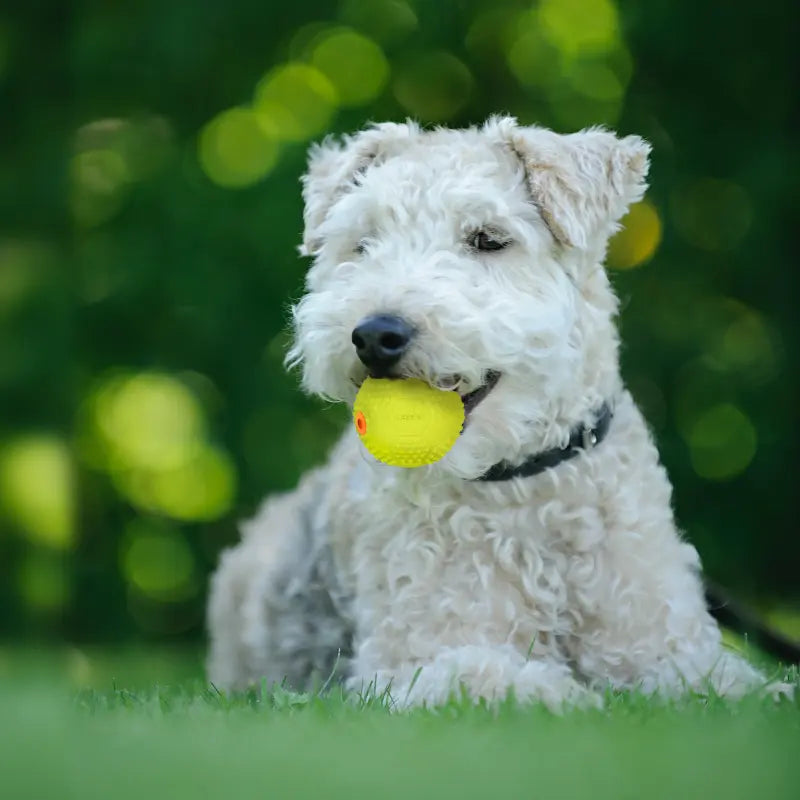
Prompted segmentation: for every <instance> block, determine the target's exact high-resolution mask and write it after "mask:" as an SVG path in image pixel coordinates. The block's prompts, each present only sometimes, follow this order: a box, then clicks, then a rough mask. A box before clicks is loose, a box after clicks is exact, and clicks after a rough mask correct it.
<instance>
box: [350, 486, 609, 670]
mask: <svg viewBox="0 0 800 800" xmlns="http://www.w3.org/2000/svg"><path fill="white" fill-rule="evenodd" d="M562 516H565V512H564V509H563V508H562V509H561V514H560V515H559V517H562ZM568 516H569V514H568V512H567V513H566V516H565V520H564V521H565V524H563V525H560V524H559V523H558V521H557V520H555V519H554V518H553V513H552V509H551V510H550V511H548V509H547V508H546V507H543V506H542V504H541V502H536V500H535V499H533V498H532V499H531V502H530V503H529V504H521V505H514V506H511V507H506V506H503V505H502V504H498V503H493V504H485V503H482V504H481V503H465V502H464V498H462V497H456V496H447V495H441V494H439V495H434V494H426V492H425V491H418V492H414V491H413V490H411V491H409V488H408V487H404V490H403V491H401V490H399V489H398V488H396V487H394V488H393V487H383V489H382V490H381V491H379V492H378V493H377V494H374V495H372V496H371V497H370V499H369V501H364V502H360V503H359V502H355V503H354V505H353V506H352V507H351V508H350V509H349V510H348V511H347V517H348V519H349V522H350V523H351V524H353V525H354V527H353V528H352V529H351V532H350V533H351V537H352V538H350V547H351V548H352V549H350V552H349V558H348V560H349V567H350V569H349V570H348V572H349V573H350V576H351V581H352V583H353V586H352V588H353V595H354V598H355V603H354V612H355V617H356V625H357V628H358V630H359V631H360V632H361V634H362V635H370V634H372V633H379V632H380V631H381V630H384V631H385V633H386V634H387V638H389V639H391V640H392V641H397V642H403V643H404V644H403V646H404V647H406V648H407V649H408V651H409V652H408V653H407V655H413V656H415V657H419V658H425V657H427V656H428V655H429V653H428V652H427V651H428V649H429V648H431V647H440V646H442V645H452V646H459V645H461V644H467V643H478V642H486V643H491V644H498V643H511V644H514V645H516V646H518V647H521V648H524V649H527V648H529V647H530V646H531V645H532V644H533V645H534V647H535V648H536V649H537V650H548V649H551V648H554V647H556V646H557V643H556V639H557V637H558V636H561V635H563V634H568V633H569V632H570V629H571V627H572V622H573V620H572V617H571V615H570V605H571V604H570V583H571V576H572V574H573V572H574V571H575V570H576V569H577V570H580V569H583V570H585V569H587V566H588V568H591V565H592V563H593V556H592V555H591V548H589V549H588V551H587V548H586V547H584V546H581V536H580V535H576V534H577V532H578V528H580V527H585V525H580V526H578V527H576V526H575V525H574V523H569V522H568V520H566V517H568ZM591 538H592V539H594V537H591ZM583 539H586V537H585V536H583Z"/></svg>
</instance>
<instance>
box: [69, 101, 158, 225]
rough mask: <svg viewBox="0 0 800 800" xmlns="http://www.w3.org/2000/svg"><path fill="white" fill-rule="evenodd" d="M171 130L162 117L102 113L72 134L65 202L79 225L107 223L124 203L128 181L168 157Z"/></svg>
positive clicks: (147, 172) (147, 174) (139, 177)
mask: <svg viewBox="0 0 800 800" xmlns="http://www.w3.org/2000/svg"><path fill="white" fill-rule="evenodd" d="M171 143H172V129H171V127H170V125H169V123H168V122H167V121H166V120H165V119H164V118H163V117H157V116H151V117H142V118H140V119H121V118H115V117H112V118H106V119H98V120H94V121H92V122H89V123H87V124H86V125H83V126H81V127H80V128H79V129H78V130H77V131H76V133H75V142H74V147H75V151H76V152H75V155H74V156H73V157H72V161H71V164H70V195H69V205H70V211H71V212H72V216H73V218H74V220H75V221H76V222H77V223H78V224H79V225H81V226H83V227H94V226H97V225H100V224H102V223H104V222H107V221H108V220H110V219H111V218H112V217H114V216H115V215H116V214H117V213H118V212H119V211H120V209H121V208H122V207H123V205H124V202H125V200H126V198H127V196H128V194H129V192H130V189H131V186H132V185H133V184H134V183H136V182H137V181H143V180H146V179H148V178H150V177H152V176H153V175H154V174H155V173H156V172H157V171H158V170H159V169H160V168H161V167H162V166H163V164H164V163H165V162H166V160H167V158H168V155H169V152H170V149H171Z"/></svg>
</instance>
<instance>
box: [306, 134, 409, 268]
mask: <svg viewBox="0 0 800 800" xmlns="http://www.w3.org/2000/svg"><path fill="white" fill-rule="evenodd" d="M418 134H419V128H418V126H417V125H415V124H414V123H412V122H407V123H396V122H383V123H380V124H377V125H372V126H370V127H369V128H366V129H364V130H363V131H359V132H358V133H355V134H353V135H350V136H344V137H342V139H341V140H337V139H335V138H333V137H328V138H327V139H325V140H324V141H323V142H321V143H319V144H315V145H312V147H311V149H310V150H309V152H308V171H307V172H306V174H305V175H303V178H302V182H303V201H304V202H305V209H304V211H303V221H304V223H305V229H304V231H303V244H302V246H301V248H300V252H301V253H302V254H303V255H306V256H311V255H314V254H315V253H316V252H317V251H318V250H319V248H320V247H321V246H322V236H321V234H320V226H321V225H322V223H323V222H324V221H325V219H326V217H327V216H328V212H329V211H330V209H331V207H332V206H333V205H334V203H335V202H336V200H338V198H339V197H341V196H342V195H343V194H344V193H345V192H347V191H348V190H349V189H351V188H353V187H354V186H355V185H356V181H357V179H358V176H359V174H361V173H362V172H364V171H365V170H366V169H368V168H369V166H370V165H371V164H373V163H376V162H380V161H383V160H385V159H386V158H388V157H389V156H391V155H393V154H395V153H397V152H399V151H400V150H401V149H402V147H403V146H404V145H405V144H406V143H408V141H409V140H411V139H412V138H414V137H416V136H417V135H418Z"/></svg>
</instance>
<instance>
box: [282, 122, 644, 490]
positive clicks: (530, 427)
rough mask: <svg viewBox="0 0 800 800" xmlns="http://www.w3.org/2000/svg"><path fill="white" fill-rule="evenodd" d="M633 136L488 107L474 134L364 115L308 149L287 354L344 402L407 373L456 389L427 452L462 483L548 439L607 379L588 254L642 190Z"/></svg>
mask: <svg viewBox="0 0 800 800" xmlns="http://www.w3.org/2000/svg"><path fill="white" fill-rule="evenodd" d="M649 149H650V148H649V146H648V144H647V143H646V142H645V141H643V140H642V139H640V138H639V137H636V136H628V137H626V138H624V139H618V138H617V137H616V136H615V135H614V134H612V133H609V132H607V131H604V130H599V129H591V130H586V131H582V132H580V133H575V134H571V135H560V134H556V133H553V132H552V131H549V130H546V129H543V128H537V127H520V126H518V125H517V124H516V122H515V120H513V119H510V118H492V119H490V120H489V121H488V122H487V123H486V124H485V125H484V126H483V127H482V128H480V129H474V128H473V129H469V130H441V129H439V130H434V131H422V130H420V129H419V128H418V127H417V126H416V125H414V124H412V123H409V124H393V123H387V124H382V125H375V126H373V127H371V128H369V129H367V130H365V131H362V132H361V133H358V134H355V135H354V136H349V137H345V138H344V140H343V141H342V142H334V141H331V140H328V141H326V142H324V143H322V144H321V145H318V146H316V147H314V148H313V149H312V150H311V154H310V163H309V169H308V173H307V174H306V176H305V177H304V179H303V186H304V191H303V196H304V199H305V234H304V239H303V246H302V251H303V252H304V254H306V255H309V256H312V257H313V258H314V263H313V265H312V267H311V269H310V270H309V272H308V276H307V280H306V294H305V296H304V297H303V298H302V300H301V301H300V302H299V303H298V304H297V306H295V308H294V328H295V342H294V346H293V347H292V350H291V351H290V353H289V357H288V360H289V362H290V363H296V364H302V367H303V384H304V386H305V388H306V389H307V390H308V391H310V392H313V393H316V394H319V395H322V396H325V397H328V398H332V399H335V400H340V401H345V402H352V401H353V399H354V397H355V393H356V391H357V389H358V386H359V385H360V384H361V382H362V381H363V380H364V378H365V377H366V376H367V375H369V374H373V375H376V376H386V375H388V376H415V377H421V378H423V379H424V380H426V381H428V382H429V383H431V384H432V385H435V386H439V387H441V388H446V389H452V390H454V391H458V392H460V393H461V395H462V396H463V397H464V398H465V407H466V409H467V421H466V425H465V428H464V432H463V434H462V436H461V437H460V439H459V441H458V442H457V443H456V445H455V447H454V448H453V449H452V450H451V451H450V453H449V454H448V455H447V456H446V457H445V458H444V459H443V460H442V462H440V465H439V468H443V469H446V470H449V471H450V472H453V473H455V474H457V475H461V476H463V477H475V476H477V475H479V474H481V473H482V472H483V471H485V470H486V469H487V468H488V467H489V466H490V465H491V464H494V463H496V462H498V461H501V460H504V459H505V460H507V461H510V462H512V463H513V462H515V461H520V460H522V459H523V458H524V457H525V455H528V454H530V453H532V452H535V451H537V450H540V449H542V448H543V447H552V446H555V445H559V444H561V445H563V444H564V443H565V441H566V439H567V438H568V436H569V429H570V428H571V427H572V426H574V425H575V424H576V423H578V422H581V421H585V420H586V419H587V418H588V416H589V415H590V414H591V412H592V410H593V409H595V408H597V407H598V406H599V405H601V404H602V402H603V401H604V400H607V399H609V395H610V394H611V393H613V392H615V391H617V390H618V388H619V377H618V369H617V337H616V331H615V328H614V324H613V317H614V314H615V311H616V300H615V297H614V295H613V292H612V291H611V288H610V286H609V283H608V280H607V278H606V275H605V272H604V271H603V269H602V266H601V265H602V261H603V258H604V256H605V249H606V244H607V241H608V238H609V236H610V235H611V234H612V233H613V232H614V231H615V230H616V227H617V222H618V220H619V219H620V218H621V217H622V216H623V214H624V213H625V211H626V209H627V208H628V206H629V205H630V203H632V202H634V201H636V200H639V199H640V198H641V196H642V195H643V193H644V190H645V188H646V184H645V176H646V173H647V165H648V153H649Z"/></svg>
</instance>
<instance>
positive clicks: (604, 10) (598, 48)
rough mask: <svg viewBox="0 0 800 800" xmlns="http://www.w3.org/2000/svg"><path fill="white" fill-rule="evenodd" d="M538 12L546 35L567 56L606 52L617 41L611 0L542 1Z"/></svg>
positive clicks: (615, 15)
mask: <svg viewBox="0 0 800 800" xmlns="http://www.w3.org/2000/svg"><path fill="white" fill-rule="evenodd" d="M538 11H539V13H538V20H539V23H540V24H541V26H542V33H543V35H544V36H545V38H547V39H548V40H549V41H550V42H552V43H553V45H555V47H557V48H558V50H560V51H561V52H563V53H565V54H567V55H576V54H578V53H586V52H588V53H598V52H607V51H609V50H611V49H613V48H614V46H615V45H616V43H617V41H618V36H619V20H618V18H617V8H616V6H615V5H614V3H613V2H612V0H541V2H540V4H539V9H538Z"/></svg>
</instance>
